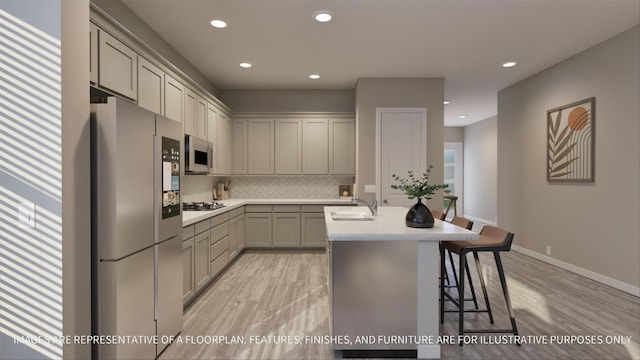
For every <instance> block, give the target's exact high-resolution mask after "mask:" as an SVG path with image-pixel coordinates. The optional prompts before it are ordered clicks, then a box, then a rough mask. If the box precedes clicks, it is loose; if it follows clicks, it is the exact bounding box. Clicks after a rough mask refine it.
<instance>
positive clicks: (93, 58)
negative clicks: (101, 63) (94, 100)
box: [89, 22, 99, 84]
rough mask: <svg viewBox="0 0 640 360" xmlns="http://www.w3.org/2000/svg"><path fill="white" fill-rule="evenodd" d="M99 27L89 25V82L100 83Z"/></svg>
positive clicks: (92, 24)
mask: <svg viewBox="0 0 640 360" xmlns="http://www.w3.org/2000/svg"><path fill="white" fill-rule="evenodd" d="M98 31H99V30H98V27H97V26H96V24H94V23H92V22H90V23H89V82H90V83H91V84H97V83H98Z"/></svg>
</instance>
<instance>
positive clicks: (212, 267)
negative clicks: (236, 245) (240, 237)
mask: <svg viewBox="0 0 640 360" xmlns="http://www.w3.org/2000/svg"><path fill="white" fill-rule="evenodd" d="M228 263H229V251H225V252H224V253H222V255H220V256H218V257H217V258H216V259H214V260H213V261H212V262H211V264H209V273H210V274H211V277H212V278H213V277H214V276H216V275H218V274H219V273H220V271H222V269H224V267H225V266H227V264H228Z"/></svg>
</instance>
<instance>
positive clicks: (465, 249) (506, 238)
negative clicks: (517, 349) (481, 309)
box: [440, 225, 520, 345]
mask: <svg viewBox="0 0 640 360" xmlns="http://www.w3.org/2000/svg"><path fill="white" fill-rule="evenodd" d="M513 236H514V234H513V233H511V232H508V231H506V230H503V229H500V228H498V227H495V226H488V225H486V226H485V227H484V228H483V229H482V231H481V232H480V239H478V240H477V241H443V242H441V244H442V247H443V248H444V249H446V250H448V251H450V252H453V253H456V254H458V255H459V260H460V265H459V269H462V268H464V267H465V265H466V255H467V253H469V252H471V253H473V258H474V260H475V262H476V267H477V269H478V277H479V278H480V283H481V285H482V292H483V295H484V298H485V303H486V305H487V309H486V312H488V314H489V320H490V322H491V323H492V324H493V323H494V322H493V315H492V313H491V305H490V303H489V297H488V296H487V290H486V285H485V281H484V277H483V276H482V269H481V266H480V259H479V258H478V252H480V251H486V252H492V253H493V257H494V259H495V262H496V267H497V270H498V275H499V277H500V284H501V285H502V293H503V295H504V300H505V303H506V305H507V311H508V312H509V319H510V321H511V329H466V330H465V329H464V313H465V312H468V311H465V309H464V300H462V301H460V298H464V276H463V275H462V271H460V277H459V281H458V285H459V286H458V294H459V295H458V297H459V299H458V301H455V299H453V298H452V297H451V296H450V295H449V294H446V293H445V292H444V288H443V287H441V288H440V295H441V297H443V296H448V297H449V298H450V299H451V300H453V302H454V303H455V304H456V305H457V306H458V334H459V335H460V336H462V335H464V333H465V332H466V333H513V334H514V335H518V328H517V326H516V319H515V316H514V314H513V309H512V307H511V300H510V297H509V291H508V289H507V281H506V279H505V276H504V269H503V267H502V261H501V259H500V252H502V251H510V250H511V243H512V242H513ZM442 257H443V255H442V253H441V260H443V259H442ZM440 269H441V271H443V270H444V265H443V263H442V262H441V265H440ZM440 285H443V280H442V279H441V280H440ZM445 294H446V295H445ZM475 312H477V311H475ZM440 316H441V319H442V317H444V306H443V302H442V301H441V306H440ZM460 345H462V340H461V341H460ZM518 345H520V343H519V342H518Z"/></svg>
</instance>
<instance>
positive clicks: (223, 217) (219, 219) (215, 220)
mask: <svg viewBox="0 0 640 360" xmlns="http://www.w3.org/2000/svg"><path fill="white" fill-rule="evenodd" d="M228 220H229V213H228V212H226V213H224V214H220V215H216V216H214V217H212V218H211V227H216V226H218V225H220V224H222V223H223V222H225V221H228Z"/></svg>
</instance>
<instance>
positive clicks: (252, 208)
mask: <svg viewBox="0 0 640 360" xmlns="http://www.w3.org/2000/svg"><path fill="white" fill-rule="evenodd" d="M271 210H272V208H271V205H247V208H246V211H247V212H248V213H259V212H271Z"/></svg>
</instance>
